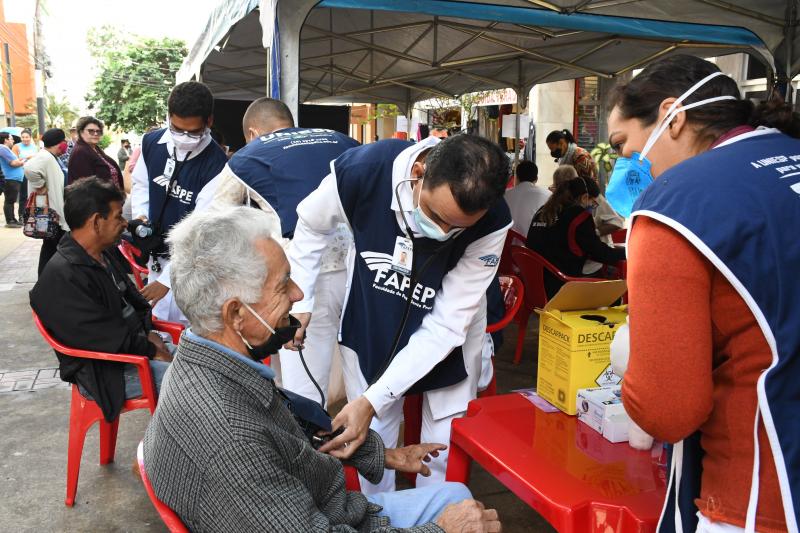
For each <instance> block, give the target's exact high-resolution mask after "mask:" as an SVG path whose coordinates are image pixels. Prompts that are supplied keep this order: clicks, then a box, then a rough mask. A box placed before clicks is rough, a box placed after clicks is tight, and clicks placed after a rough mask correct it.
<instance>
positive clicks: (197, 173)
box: [142, 129, 228, 233]
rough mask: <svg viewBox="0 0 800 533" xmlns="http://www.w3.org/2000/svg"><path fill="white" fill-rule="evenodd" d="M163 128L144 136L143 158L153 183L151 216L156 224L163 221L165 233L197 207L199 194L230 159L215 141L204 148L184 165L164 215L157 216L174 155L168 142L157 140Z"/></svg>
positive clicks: (151, 183) (165, 195)
mask: <svg viewBox="0 0 800 533" xmlns="http://www.w3.org/2000/svg"><path fill="white" fill-rule="evenodd" d="M164 131H165V130H164V129H160V130H157V131H152V132H150V133H148V134H146V135H145V136H144V138H143V139H142V158H144V162H145V164H146V165H147V172H148V174H149V178H150V180H149V182H150V213H149V214H148V218H149V219H150V220H151V221H152V222H153V223H154V224H155V223H157V222H160V226H161V228H162V232H163V233H166V232H168V231H169V230H170V228H172V226H174V225H175V224H177V223H178V222H180V220H181V219H182V218H183V217H185V216H186V215H187V214H189V213H191V212H192V211H193V210H194V206H195V203H196V202H197V195H198V194H200V191H201V190H202V188H203V187H205V185H206V183H208V182H209V181H211V180H212V179H214V177H216V175H217V174H219V173H220V172H222V169H223V168H224V167H225V163H227V162H228V158H227V156H226V155H225V152H223V151H222V148H220V147H219V145H218V144H217V143H216V142H215V141H211V143H210V144H209V145H208V146H206V147H205V149H204V150H203V151H202V152H201V153H200V154H199V155H197V156H196V157H193V158H191V159H189V160H187V161H186V162H185V163H182V164H181V168H180V171H179V172H178V178H177V179H176V180H175V183H174V184H173V185H172V190H171V191H170V200H169V202H167V206H166V208H165V209H164V216H163V217H161V220H160V221H159V220H157V219H158V215H159V213H161V207H162V205H163V204H164V200H166V198H167V194H166V192H167V187H168V186H169V181H170V180H169V177H168V176H165V175H164V168H165V167H166V165H167V161H168V160H169V159H171V158H172V154H170V153H168V152H167V145H166V144H165V143H164V144H159V143H158V141H159V139H161V136H162V135H164Z"/></svg>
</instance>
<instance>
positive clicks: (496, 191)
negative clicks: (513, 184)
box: [424, 134, 511, 214]
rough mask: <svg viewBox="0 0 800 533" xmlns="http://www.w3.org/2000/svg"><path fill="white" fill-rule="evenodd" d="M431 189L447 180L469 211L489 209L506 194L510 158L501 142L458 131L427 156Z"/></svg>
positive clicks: (456, 196) (466, 211)
mask: <svg viewBox="0 0 800 533" xmlns="http://www.w3.org/2000/svg"><path fill="white" fill-rule="evenodd" d="M425 164H426V169H425V182H424V186H425V188H426V189H428V190H432V189H435V188H436V187H438V186H439V185H444V184H447V185H448V186H449V187H450V192H451V193H452V194H453V197H454V198H455V200H456V203H457V204H458V206H459V207H460V208H461V209H462V210H463V211H464V212H465V213H468V214H473V213H477V212H478V211H481V210H483V209H489V208H490V207H492V205H494V203H495V202H497V201H498V200H499V199H500V198H502V197H503V193H504V192H505V190H506V184H507V183H508V178H509V176H510V175H511V171H510V167H511V165H510V161H509V160H508V156H507V155H506V153H505V152H504V151H503V150H502V149H501V148H500V146H499V145H497V144H496V143H493V142H491V141H489V140H488V139H484V138H483V137H478V136H476V135H465V134H461V135H455V136H453V137H450V138H448V139H445V140H443V141H442V142H440V143H439V144H438V145H436V146H435V147H434V148H433V149H432V150H431V151H430V152H429V153H428V155H427V157H426V159H425Z"/></svg>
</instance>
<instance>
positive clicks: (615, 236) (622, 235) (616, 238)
mask: <svg viewBox="0 0 800 533" xmlns="http://www.w3.org/2000/svg"><path fill="white" fill-rule="evenodd" d="M627 238H628V230H627V229H625V228H622V229H618V230H617V231H615V232H614V233H612V234H611V240H612V241H613V242H614V244H625V239H627Z"/></svg>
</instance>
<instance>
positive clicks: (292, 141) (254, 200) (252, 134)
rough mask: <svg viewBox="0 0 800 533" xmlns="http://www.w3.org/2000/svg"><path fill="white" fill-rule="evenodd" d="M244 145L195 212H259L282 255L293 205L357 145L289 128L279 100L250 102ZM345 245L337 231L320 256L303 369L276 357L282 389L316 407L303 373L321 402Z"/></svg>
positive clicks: (343, 231) (343, 230)
mask: <svg viewBox="0 0 800 533" xmlns="http://www.w3.org/2000/svg"><path fill="white" fill-rule="evenodd" d="M242 133H243V134H244V136H245V139H246V140H247V145H246V146H245V147H244V148H242V149H240V150H239V151H237V152H236V154H234V156H233V157H232V158H231V160H230V161H229V162H228V164H227V165H226V166H225V168H224V169H223V171H222V172H221V173H220V174H219V176H217V177H215V178H214V179H213V180H212V181H211V183H209V185H208V186H207V187H206V188H205V189H203V191H202V193H201V194H200V195H199V196H198V199H197V207H196V210H197V211H203V210H205V209H207V208H210V209H220V208H223V207H227V206H233V205H249V206H252V207H255V208H257V209H260V210H262V211H264V212H265V213H266V214H267V215H269V216H270V218H271V219H272V220H273V223H274V224H276V226H277V227H278V228H280V232H281V237H283V239H282V243H281V244H282V245H283V246H284V247H287V246H288V244H289V241H290V240H291V238H292V237H293V235H294V228H295V224H297V204H299V203H300V201H302V200H303V199H304V198H305V197H306V196H308V195H309V194H311V192H313V191H314V190H315V189H316V188H317V186H319V184H320V182H321V181H322V178H324V177H325V176H327V175H328V173H329V172H330V163H331V161H333V160H334V159H336V158H337V157H339V156H340V155H341V154H342V153H344V152H345V151H346V150H349V149H350V148H353V147H354V146H358V145H359V143H358V141H356V140H355V139H352V138H351V137H348V136H347V135H345V134H343V133H339V132H338V131H333V130H328V129H323V128H301V127H295V123H294V118H293V117H292V112H291V111H290V110H289V108H288V107H287V106H286V104H284V103H283V102H281V101H280V100H275V99H273V98H268V97H263V98H259V99H257V100H255V101H254V102H253V103H251V104H250V106H249V107H248V108H247V111H245V114H244V117H243V118H242ZM351 243H352V237H351V236H350V231H349V230H348V229H347V226H345V225H344V224H342V225H340V226H339V228H338V229H337V230H336V235H335V237H334V238H333V239H332V242H331V244H330V246H328V248H327V250H326V251H325V253H324V254H323V257H322V268H321V274H320V280H319V282H318V283H317V287H316V288H317V294H316V295H315V296H316V297H315V302H316V306H315V308H314V321H313V322H312V323H311V324H310V325H309V327H308V329H307V337H306V339H305V342H304V347H303V356H304V358H305V359H304V361H301V360H300V357H298V354H297V353H296V352H289V351H287V350H282V351H281V358H280V375H281V381H282V383H281V384H282V385H283V387H284V388H286V389H288V390H290V391H292V392H295V393H297V394H300V395H302V396H305V397H306V398H310V399H313V400H319V398H320V392H319V391H318V390H317V388H316V385H315V384H314V383H313V382H312V381H311V379H309V375H308V373H307V372H306V370H305V369H304V367H303V363H305V364H306V365H308V371H309V372H310V374H311V376H313V379H314V381H316V383H317V384H318V385H319V387H320V391H323V392H322V394H323V396H325V397H327V396H328V384H329V377H330V374H331V367H332V362H333V357H334V350H335V346H336V341H337V338H336V336H337V333H338V331H339V318H340V316H341V312H342V302H343V301H344V293H345V284H346V283H347V277H346V274H347V273H346V268H345V259H346V257H347V252H348V250H349V249H350V245H351Z"/></svg>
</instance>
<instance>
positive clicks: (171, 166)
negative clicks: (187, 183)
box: [164, 157, 175, 180]
mask: <svg viewBox="0 0 800 533" xmlns="http://www.w3.org/2000/svg"><path fill="white" fill-rule="evenodd" d="M173 172H175V160H174V159H172V157H169V158H168V159H167V164H166V165H164V177H165V178H167V180H170V179H172V173H173Z"/></svg>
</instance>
